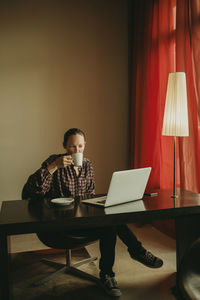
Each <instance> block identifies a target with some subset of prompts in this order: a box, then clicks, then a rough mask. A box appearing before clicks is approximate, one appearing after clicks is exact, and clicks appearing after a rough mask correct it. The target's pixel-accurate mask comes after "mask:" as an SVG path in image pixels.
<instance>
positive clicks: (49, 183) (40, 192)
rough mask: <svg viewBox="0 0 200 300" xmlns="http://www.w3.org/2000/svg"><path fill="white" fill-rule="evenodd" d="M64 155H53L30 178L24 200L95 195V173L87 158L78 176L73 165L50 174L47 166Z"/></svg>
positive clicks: (23, 193) (25, 189)
mask: <svg viewBox="0 0 200 300" xmlns="http://www.w3.org/2000/svg"><path fill="white" fill-rule="evenodd" d="M64 155H66V154H58V155H51V156H50V157H49V158H48V159H47V160H45V161H44V162H43V163H42V166H41V168H40V169H39V170H37V171H36V172H35V173H34V174H32V175H31V176H30V177H29V178H28V181H27V183H26V184H25V186H24V188H23V192H22V198H23V199H26V198H33V197H35V196H45V197H47V198H51V199H52V198H56V197H75V196H85V195H87V194H89V195H91V194H94V193H95V183H94V171H93V167H92V164H91V162H90V161H89V160H88V159H87V158H84V159H83V165H82V167H79V175H78V176H77V174H76V172H75V170H74V166H73V165H69V166H67V167H66V168H60V169H57V170H56V171H55V172H54V173H53V174H50V173H49V171H48V169H47V166H48V165H49V164H51V163H52V162H53V161H55V160H56V159H57V158H58V157H60V156H64Z"/></svg>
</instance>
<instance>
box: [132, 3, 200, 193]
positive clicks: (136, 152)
mask: <svg viewBox="0 0 200 300" xmlns="http://www.w3.org/2000/svg"><path fill="white" fill-rule="evenodd" d="M133 14H134V16H133V18H134V25H133V26H134V32H133V65H132V90H131V103H130V110H131V149H130V152H131V155H130V157H131V159H130V167H131V168H139V167H145V166H152V173H151V176H150V180H149V183H148V187H149V188H172V186H173V151H174V148H173V137H164V136H162V122H163V115H164V105H165V97H166V89H167V80H168V74H169V73H170V72H174V71H183V72H185V73H186V81H187V95H188V112H189V137H185V138H178V143H177V144H178V145H177V185H178V186H180V187H182V188H185V189H188V190H192V191H195V192H200V176H199V172H200V171H199V169H200V168H199V167H200V161H199V155H198V154H199V150H200V130H199V128H200V127H199V126H200V125H199V114H200V101H199V95H200V68H199V67H198V61H199V58H200V4H199V1H198V0H191V1H188V0H177V1H176V0H168V1H164V0H149V1H147V0H136V1H135V5H134V7H133Z"/></svg>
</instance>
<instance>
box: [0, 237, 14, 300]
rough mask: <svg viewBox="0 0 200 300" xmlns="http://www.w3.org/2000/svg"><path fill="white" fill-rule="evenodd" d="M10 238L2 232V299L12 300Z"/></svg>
mask: <svg viewBox="0 0 200 300" xmlns="http://www.w3.org/2000/svg"><path fill="white" fill-rule="evenodd" d="M8 239H9V237H7V235H6V234H5V233H3V232H0V295H1V297H0V299H1V300H11V299H12V293H11V289H10V276H9V270H10V266H9V265H10V263H9V254H8Z"/></svg>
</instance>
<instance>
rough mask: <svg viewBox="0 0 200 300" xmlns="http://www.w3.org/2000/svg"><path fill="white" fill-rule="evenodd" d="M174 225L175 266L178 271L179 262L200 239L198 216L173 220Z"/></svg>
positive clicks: (199, 217)
mask: <svg viewBox="0 0 200 300" xmlns="http://www.w3.org/2000/svg"><path fill="white" fill-rule="evenodd" d="M175 225H176V265H177V271H178V270H179V267H180V263H181V260H182V258H183V256H184V254H185V252H186V251H187V249H188V248H189V247H190V246H191V244H192V243H193V242H194V241H195V240H196V239H197V238H199V237H200V216H199V215H192V216H187V217H180V218H177V219H175Z"/></svg>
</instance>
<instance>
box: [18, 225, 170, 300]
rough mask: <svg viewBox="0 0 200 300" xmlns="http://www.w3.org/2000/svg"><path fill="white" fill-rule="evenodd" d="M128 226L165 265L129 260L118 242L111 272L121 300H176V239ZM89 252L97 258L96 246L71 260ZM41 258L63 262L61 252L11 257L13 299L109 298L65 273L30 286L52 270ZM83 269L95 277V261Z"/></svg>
mask: <svg viewBox="0 0 200 300" xmlns="http://www.w3.org/2000/svg"><path fill="white" fill-rule="evenodd" d="M130 226H131V227H132V229H133V230H134V232H135V233H136V235H137V237H138V238H139V239H140V240H141V241H142V243H143V245H144V247H145V248H147V249H149V250H150V251H151V252H153V253H154V254H155V255H157V256H159V257H161V258H162V259H163V260H164V265H163V267H162V268H160V269H150V268H147V267H145V266H143V265H142V264H140V263H138V262H136V261H134V260H132V259H131V258H130V256H129V254H128V252H127V250H126V247H125V246H124V244H122V242H121V241H120V240H118V241H117V247H116V261H115V269H114V271H115V274H116V280H117V282H118V285H119V287H120V289H121V291H122V296H121V297H120V300H132V299H134V300H147V299H148V300H176V298H175V296H174V295H173V294H172V290H171V289H172V288H173V286H174V285H175V280H176V276H175V271H176V257H175V240H174V239H172V238H170V237H168V236H166V235H165V234H163V233H161V232H159V231H158V230H156V229H155V228H154V227H152V226H151V225H143V226H140V227H137V226H135V225H134V226H133V225H130ZM88 253H89V255H90V256H93V255H97V256H99V250H98V243H95V244H92V245H90V246H87V251H84V250H81V251H76V252H74V259H75V260H78V259H81V258H83V257H87V255H88ZM43 256H45V257H49V258H50V259H54V260H56V261H60V262H64V259H65V258H64V254H63V253H58V254H41V253H35V252H26V253H18V254H14V255H12V274H13V294H14V297H13V298H14V300H23V299H26V300H35V299H37V300H46V299H48V300H53V299H62V300H64V299H69V300H80V299H81V300H82V299H95V300H102V299H105V300H106V299H110V298H111V297H109V296H107V295H106V294H105V292H104V290H102V289H101V288H100V287H99V286H97V285H96V284H95V283H92V282H89V281H85V280H82V279H79V278H77V277H74V276H71V275H68V274H63V275H60V276H59V277H57V278H56V279H53V280H51V281H49V282H48V283H45V284H44V285H43V286H41V287H33V286H32V283H33V282H34V281H35V280H37V279H39V278H41V277H43V276H45V275H47V274H49V273H51V272H52V271H53V269H52V267H49V266H46V265H44V264H43V263H41V262H40V259H41V257H43ZM82 269H84V270H85V271H87V272H90V273H91V274H93V275H96V276H98V261H97V263H94V262H93V263H90V264H89V265H85V266H84V267H82Z"/></svg>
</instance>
